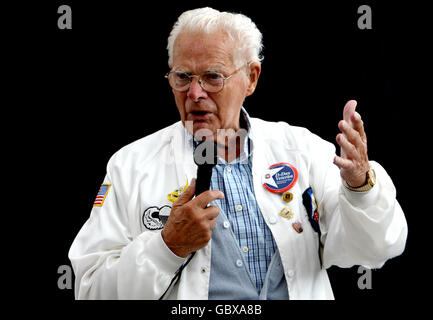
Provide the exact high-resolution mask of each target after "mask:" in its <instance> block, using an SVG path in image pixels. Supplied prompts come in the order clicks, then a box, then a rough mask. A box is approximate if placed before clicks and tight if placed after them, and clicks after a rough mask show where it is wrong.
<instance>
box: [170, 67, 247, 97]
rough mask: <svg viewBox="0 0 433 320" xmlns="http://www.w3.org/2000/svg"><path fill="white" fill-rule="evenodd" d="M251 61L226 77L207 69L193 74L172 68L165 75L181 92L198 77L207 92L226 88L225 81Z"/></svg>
mask: <svg viewBox="0 0 433 320" xmlns="http://www.w3.org/2000/svg"><path fill="white" fill-rule="evenodd" d="M249 65H250V62H248V63H247V64H246V65H243V66H242V67H240V68H239V69H236V70H235V71H234V72H233V73H232V74H230V75H229V76H228V77H224V75H222V74H221V73H218V72H212V71H207V72H205V73H203V74H201V75H195V74H191V73H189V72H184V71H178V70H172V71H169V72H168V73H167V74H166V75H165V77H166V78H167V79H168V83H169V84H170V86H171V87H172V88H173V89H174V90H176V91H180V92H184V91H187V90H188V89H189V87H190V86H191V82H192V78H198V83H199V84H200V87H201V88H202V89H203V90H204V91H207V92H212V93H215V92H219V91H221V90H222V89H223V88H224V83H225V81H226V80H228V79H230V78H231V77H232V76H233V75H234V74H235V73H237V72H238V71H239V70H241V69H242V68H243V67H245V66H249Z"/></svg>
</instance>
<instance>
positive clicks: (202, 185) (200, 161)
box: [194, 140, 217, 196]
mask: <svg viewBox="0 0 433 320" xmlns="http://www.w3.org/2000/svg"><path fill="white" fill-rule="evenodd" d="M194 162H195V164H196V165H197V166H198V167H197V181H196V184H195V195H196V196H198V195H199V194H200V193H202V192H204V191H207V190H209V188H210V180H211V178H212V169H213V167H214V166H215V164H216V163H217V148H216V144H215V143H214V142H213V141H206V140H205V141H202V142H200V144H199V145H198V146H197V147H196V148H195V150H194Z"/></svg>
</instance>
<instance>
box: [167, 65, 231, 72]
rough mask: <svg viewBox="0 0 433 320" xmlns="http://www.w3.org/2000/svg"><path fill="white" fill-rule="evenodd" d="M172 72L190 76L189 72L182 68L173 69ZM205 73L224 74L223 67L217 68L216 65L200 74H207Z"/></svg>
mask: <svg viewBox="0 0 433 320" xmlns="http://www.w3.org/2000/svg"><path fill="white" fill-rule="evenodd" d="M173 71H175V72H182V73H187V74H192V72H191V71H189V70H187V69H183V68H179V69H173ZM207 72H217V73H224V72H225V67H224V66H218V65H217V66H212V67H209V68H207V69H205V70H204V71H203V72H202V73H207Z"/></svg>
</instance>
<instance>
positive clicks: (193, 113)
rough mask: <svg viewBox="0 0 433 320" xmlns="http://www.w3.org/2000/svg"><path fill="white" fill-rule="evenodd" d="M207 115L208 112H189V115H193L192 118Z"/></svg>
mask: <svg viewBox="0 0 433 320" xmlns="http://www.w3.org/2000/svg"><path fill="white" fill-rule="evenodd" d="M208 113H210V112H208V111H199V110H196V111H191V114H192V115H194V116H205V115H207V114H208Z"/></svg>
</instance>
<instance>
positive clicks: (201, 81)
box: [164, 61, 252, 93]
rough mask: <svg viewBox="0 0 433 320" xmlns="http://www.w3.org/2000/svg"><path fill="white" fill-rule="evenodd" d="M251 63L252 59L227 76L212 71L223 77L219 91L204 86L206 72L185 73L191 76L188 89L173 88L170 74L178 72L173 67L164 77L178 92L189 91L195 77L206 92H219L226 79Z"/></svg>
mask: <svg viewBox="0 0 433 320" xmlns="http://www.w3.org/2000/svg"><path fill="white" fill-rule="evenodd" d="M251 63H252V61H250V62H247V63H246V64H243V65H242V66H241V67H240V68H238V69H236V70H235V71H233V72H232V73H231V74H230V75H228V76H227V77H224V75H223V74H222V73H220V72H212V73H215V74H218V75H220V76H221V77H222V79H223V85H222V87H221V89H219V90H218V91H208V90H206V89H205V88H203V79H202V78H201V77H202V76H203V75H204V74H205V73H206V72H204V73H202V74H200V75H197V74H188V73H186V72H185V75H186V76H187V77H188V78H189V85H188V86H187V87H186V89H184V90H178V89H176V88H173V86H172V85H171V83H170V79H169V76H170V74H172V73H175V72H177V70H171V69H170V70H169V71H168V72H167V73H166V74H165V76H164V77H165V78H166V79H167V80H168V83H169V84H170V87H172V88H173V89H174V90H176V91H178V92H185V91H188V90H189V88H191V83H192V79H193V78H197V79H198V83H199V84H200V87H201V88H202V89H203V90H204V91H206V92H210V93H217V92H220V91H221V90H223V89H224V87H225V84H226V80H229V79H230V78H231V77H232V76H233V75H235V74H236V73H237V72H239V70H241V69H242V68H245V67H249V66H250V64H251ZM207 73H209V72H207Z"/></svg>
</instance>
